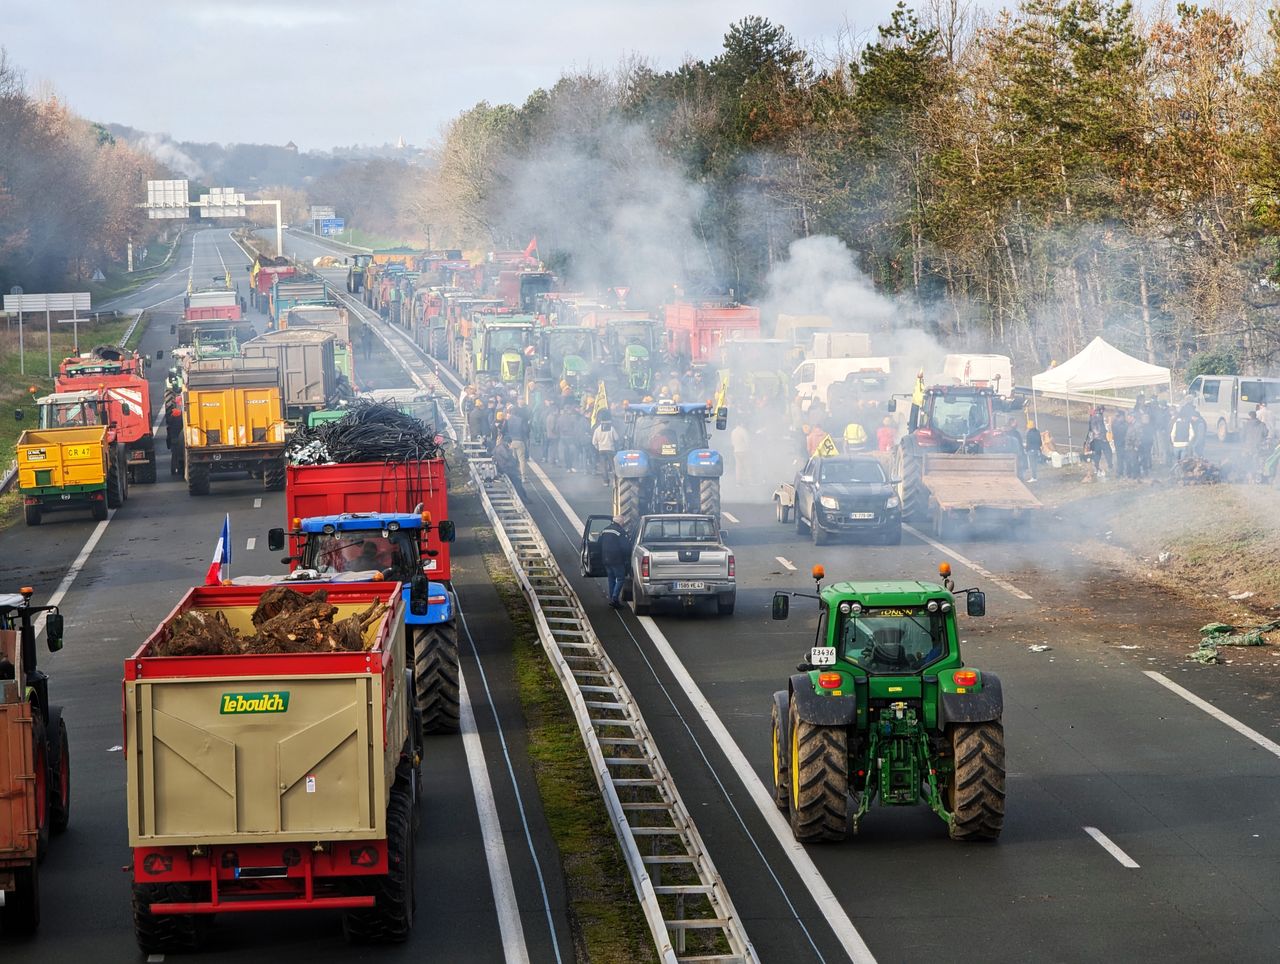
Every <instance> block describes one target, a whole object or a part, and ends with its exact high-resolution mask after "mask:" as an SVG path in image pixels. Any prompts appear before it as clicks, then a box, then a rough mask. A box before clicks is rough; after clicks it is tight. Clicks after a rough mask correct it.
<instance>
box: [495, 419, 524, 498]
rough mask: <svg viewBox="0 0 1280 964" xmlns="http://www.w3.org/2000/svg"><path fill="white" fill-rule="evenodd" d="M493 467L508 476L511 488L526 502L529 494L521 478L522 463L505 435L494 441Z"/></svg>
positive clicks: (500, 473)
mask: <svg viewBox="0 0 1280 964" xmlns="http://www.w3.org/2000/svg"><path fill="white" fill-rule="evenodd" d="M493 467H494V468H495V469H497V470H498V474H499V475H505V476H506V477H507V479H508V480H509V481H510V482H511V488H512V489H514V490H515V493H516V495H518V496H520V501H521V502H524V501H525V500H526V499H527V498H528V496H527V495H525V491H524V483H523V482H522V481H521V480H520V463H519V462H517V461H516V457H515V456H514V455H512V454H511V446H510V445H508V444H507V437H506V436H505V435H499V436H498V441H497V442H495V443H494V446H493Z"/></svg>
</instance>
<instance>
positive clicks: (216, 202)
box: [200, 187, 244, 218]
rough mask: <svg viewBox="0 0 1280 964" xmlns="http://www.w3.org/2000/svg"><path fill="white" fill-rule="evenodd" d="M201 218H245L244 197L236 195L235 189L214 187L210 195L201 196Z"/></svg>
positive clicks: (210, 190)
mask: <svg viewBox="0 0 1280 964" xmlns="http://www.w3.org/2000/svg"><path fill="white" fill-rule="evenodd" d="M200 216H201V217H202V218H242V217H244V195H243V194H238V193H236V189H235V188H233V187H214V188H210V189H209V193H208V194H201V195H200Z"/></svg>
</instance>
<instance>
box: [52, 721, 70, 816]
mask: <svg viewBox="0 0 1280 964" xmlns="http://www.w3.org/2000/svg"><path fill="white" fill-rule="evenodd" d="M57 727H58V732H57V733H56V734H54V742H53V746H52V747H51V748H50V749H51V750H52V751H53V754H54V757H53V760H52V763H53V767H52V768H51V770H50V773H49V777H50V779H51V781H52V782H51V783H50V784H49V826H50V829H52V830H53V832H54V833H62V832H63V831H64V830H66V829H67V824H68V823H70V822H71V744H70V742H69V741H68V740H67V724H66V722H65V721H64V720H63V719H62V718H61V717H59V718H58V723H57Z"/></svg>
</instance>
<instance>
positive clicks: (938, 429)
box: [914, 385, 1007, 453]
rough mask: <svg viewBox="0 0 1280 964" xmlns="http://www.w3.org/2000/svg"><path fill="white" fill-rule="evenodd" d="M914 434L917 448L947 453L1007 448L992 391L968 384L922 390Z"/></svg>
mask: <svg viewBox="0 0 1280 964" xmlns="http://www.w3.org/2000/svg"><path fill="white" fill-rule="evenodd" d="M914 434H915V441H916V444H917V445H919V446H921V447H924V448H936V449H939V450H941V451H943V452H947V453H954V452H964V453H981V452H985V451H1001V450H1002V449H1003V448H1004V447H1005V446H1006V445H1007V439H1006V437H1005V433H1004V432H1002V431H1001V430H1000V429H999V427H998V422H997V418H996V395H995V392H994V391H992V390H991V389H990V388H986V387H978V386H971V385H954V386H937V387H934V388H929V389H926V390H925V394H924V404H923V405H922V406H921V408H920V416H919V419H918V421H917V424H916V426H915V432H914Z"/></svg>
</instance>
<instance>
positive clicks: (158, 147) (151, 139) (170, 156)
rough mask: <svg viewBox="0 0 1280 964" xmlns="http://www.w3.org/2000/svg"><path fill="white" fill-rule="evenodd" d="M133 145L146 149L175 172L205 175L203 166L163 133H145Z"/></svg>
mask: <svg viewBox="0 0 1280 964" xmlns="http://www.w3.org/2000/svg"><path fill="white" fill-rule="evenodd" d="M134 146H135V147H137V148H138V149H139V150H141V151H146V152H147V153H148V154H150V155H151V156H152V157H154V158H155V159H156V160H157V161H159V162H160V163H161V164H163V165H164V166H165V167H167V168H170V169H171V170H173V171H174V172H175V173H178V174H185V175H186V176H187V177H189V178H203V177H204V176H205V171H204V168H203V167H201V166H200V163H199V162H198V161H197V160H196V159H195V158H193V157H192V156H191V155H190V154H188V153H187V152H186V151H184V150H183V149H182V148H180V147H179V146H178V145H177V144H176V143H174V142H173V141H172V140H170V139H169V138H168V137H167V136H165V135H163V134H147V135H146V136H144V137H142V138H141V139H139V140H138V141H137V142H136V143H135V145H134Z"/></svg>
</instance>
